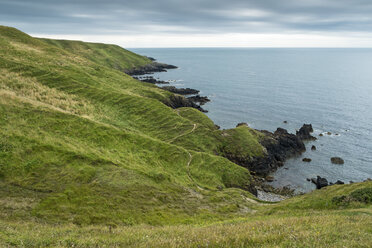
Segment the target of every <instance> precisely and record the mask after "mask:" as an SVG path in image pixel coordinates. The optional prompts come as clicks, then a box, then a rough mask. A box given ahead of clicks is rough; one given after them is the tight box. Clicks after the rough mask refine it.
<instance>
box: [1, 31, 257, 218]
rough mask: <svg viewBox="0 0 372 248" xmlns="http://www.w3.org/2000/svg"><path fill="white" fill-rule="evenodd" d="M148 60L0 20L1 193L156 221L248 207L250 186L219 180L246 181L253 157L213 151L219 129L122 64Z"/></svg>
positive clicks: (69, 211)
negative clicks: (245, 162)
mask: <svg viewBox="0 0 372 248" xmlns="http://www.w3.org/2000/svg"><path fill="white" fill-rule="evenodd" d="M106 48H108V51H109V52H108V53H107V54H104V55H102V57H100V56H101V55H100V54H101V52H102V51H104V50H105V49H106ZM111 48H112V51H111V50H110V49H111ZM91 51H94V52H93V53H90V52H91ZM112 54H115V55H112ZM127 55H128V56H129V57H128V56H127ZM127 57H128V60H127ZM133 57H134V58H135V59H133ZM106 62H107V63H106ZM148 62H149V61H148V60H147V59H146V58H144V57H141V56H137V55H136V56H134V55H133V54H132V53H129V52H128V51H126V50H124V49H121V48H119V47H116V46H113V47H111V46H109V45H98V44H85V43H81V42H75V41H72V42H68V41H50V40H49V41H48V40H40V39H34V38H32V37H30V36H28V35H26V34H24V33H22V32H20V31H18V30H15V29H12V28H7V27H1V28H0V68H1V69H0V70H1V73H0V79H1V84H0V95H1V100H0V110H1V116H2V118H1V120H0V122H1V126H2V128H1V131H0V134H1V135H0V148H1V153H0V154H1V158H2V159H1V167H0V176H1V183H2V185H3V186H2V189H1V194H2V195H7V194H10V193H9V192H11V191H14V190H15V189H17V190H18V191H19V193H20V194H21V196H22V194H23V196H26V195H29V192H30V191H32V192H35V194H32V195H33V196H34V197H33V198H32V199H30V201H31V202H33V204H32V205H30V206H28V207H27V208H26V209H23V210H22V211H21V210H19V211H20V212H19V215H20V218H26V217H27V218H28V217H29V218H33V217H37V218H40V219H43V220H46V221H57V220H58V221H59V222H69V221H73V222H76V223H81V224H90V223H106V222H115V223H118V224H133V223H151V224H159V223H173V222H174V223H176V222H182V221H189V220H194V221H198V222H199V221H203V218H204V217H205V218H207V219H211V218H212V219H213V218H216V219H220V218H226V217H229V216H230V215H231V214H241V213H242V211H243V209H245V208H249V207H250V205H251V203H250V202H249V201H245V200H244V199H243V198H242V195H243V196H244V195H249V193H247V192H244V191H242V190H239V189H231V190H233V191H234V192H236V195H237V196H236V197H235V198H233V199H231V196H228V194H231V193H226V192H216V191H217V188H218V189H221V188H226V187H236V188H247V187H248V185H249V184H250V174H249V172H248V171H247V170H246V169H244V168H242V167H240V166H238V165H236V164H234V163H232V162H230V161H228V160H227V159H225V158H223V157H220V156H216V155H215V154H216V153H217V151H218V149H219V146H220V145H221V144H222V143H221V142H222V141H223V139H224V136H222V135H221V131H219V130H217V129H216V128H215V127H214V125H213V124H212V122H211V121H210V120H209V119H208V118H207V117H206V116H205V115H203V114H201V113H200V112H198V111H196V110H193V109H180V110H173V109H171V108H169V107H167V106H166V105H165V104H163V103H162V102H164V101H167V99H168V98H169V97H170V96H171V93H169V92H166V91H163V90H161V89H159V88H158V87H156V86H154V85H151V84H146V83H142V82H139V81H137V80H134V79H132V78H131V77H129V76H127V75H126V74H124V73H123V72H121V71H120V70H117V68H116V67H117V66H116V65H117V64H120V65H122V66H123V68H124V67H128V66H133V65H136V66H139V65H141V64H144V63H148ZM259 149H262V147H259ZM234 194H235V193H234ZM10 195H11V194H10ZM216 195H220V196H221V197H218V198H217V200H216V198H215V196H216ZM224 196H226V197H224ZM212 198H213V199H212ZM20 199H21V198H20ZM236 203H239V204H241V207H240V208H236V207H233V208H230V207H229V206H230V205H234V204H236ZM25 204H26V205H27V203H25ZM220 208H221V209H225V210H222V211H220V210H219V209H220ZM12 211H13V210H12ZM12 211H10V212H9V211H5V213H7V214H6V215H7V216H13V215H12ZM14 211H18V210H14ZM244 211H245V210H244ZM244 211H243V212H244ZM200 216H204V217H200Z"/></svg>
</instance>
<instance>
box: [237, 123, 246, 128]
mask: <svg viewBox="0 0 372 248" xmlns="http://www.w3.org/2000/svg"><path fill="white" fill-rule="evenodd" d="M241 126H246V127H248V124H247V123H245V122H240V123H238V124H237V125H236V127H241Z"/></svg>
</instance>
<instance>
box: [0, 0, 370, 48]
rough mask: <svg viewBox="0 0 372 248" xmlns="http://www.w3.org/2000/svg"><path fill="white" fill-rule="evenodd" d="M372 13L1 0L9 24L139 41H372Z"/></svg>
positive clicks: (192, 2) (140, 1) (199, 3)
mask: <svg viewBox="0 0 372 248" xmlns="http://www.w3.org/2000/svg"><path fill="white" fill-rule="evenodd" d="M371 13H372V1H370V0H229V1H226V0H224V1H222V0H188V1H184V0H182V1H181V0H157V1H154V0H136V1H133V0H130V1H129V0H105V1H98V0H74V1H73V0H65V1H61V0H59V1H55V0H33V1H29V0H0V23H1V24H2V25H8V26H14V27H17V28H19V29H21V30H23V31H25V32H28V33H31V34H35V35H40V36H48V37H54V38H76V39H84V40H91V41H103V42H110V40H111V42H110V43H120V44H121V45H127V46H132V47H136V46H137V47H141V46H145V47H151V46H260V43H262V45H261V46H335V47H338V46H357V47H360V46H372V15H371ZM275 37H277V38H275ZM233 38H235V41H234V40H233ZM268 38H271V41H270V42H268V40H267V39H268ZM112 39H114V40H112ZM171 42H173V43H171ZM170 43H171V44H170ZM332 44H333V45H332Z"/></svg>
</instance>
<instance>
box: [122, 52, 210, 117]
mask: <svg viewBox="0 0 372 248" xmlns="http://www.w3.org/2000/svg"><path fill="white" fill-rule="evenodd" d="M147 58H149V59H150V60H151V61H153V62H152V63H151V64H148V65H145V66H142V67H137V68H134V69H130V70H127V71H125V73H126V74H128V75H130V76H132V77H133V78H134V79H136V80H139V81H141V82H146V83H151V84H156V85H161V84H169V82H168V81H163V80H158V79H155V78H154V77H152V76H149V75H151V74H153V73H155V72H166V71H167V70H170V69H177V68H178V67H177V66H174V65H168V64H164V63H158V62H156V59H154V58H151V57H147ZM160 88H161V89H163V90H166V91H169V92H172V93H174V94H177V95H174V96H171V97H170V98H169V99H168V100H167V101H165V102H164V104H166V105H167V106H169V107H171V108H174V109H176V108H181V107H191V108H195V109H197V110H199V111H201V112H203V113H207V112H208V111H207V110H205V109H203V108H202V107H201V106H202V105H204V104H206V103H207V102H210V99H209V98H208V97H206V96H200V95H199V92H200V91H199V90H196V89H191V88H176V87H175V86H163V87H160Z"/></svg>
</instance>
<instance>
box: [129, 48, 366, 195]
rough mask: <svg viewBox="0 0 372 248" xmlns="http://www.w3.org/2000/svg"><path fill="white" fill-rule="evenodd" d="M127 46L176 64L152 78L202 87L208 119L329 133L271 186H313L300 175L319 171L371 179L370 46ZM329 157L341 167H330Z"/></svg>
mask: <svg viewBox="0 0 372 248" xmlns="http://www.w3.org/2000/svg"><path fill="white" fill-rule="evenodd" d="M132 50H133V51H134V52H137V53H140V54H143V55H147V56H151V57H155V58H157V59H158V61H161V62H165V63H168V64H174V65H177V66H179V67H180V68H179V69H177V70H170V71H169V72H167V73H158V74H155V77H157V78H160V79H162V80H176V82H174V83H172V84H173V85H175V86H178V87H190V88H195V89H199V90H201V95H207V96H208V97H209V98H210V99H211V100H212V101H211V102H210V103H208V104H206V105H205V109H207V110H208V111H209V113H208V116H209V117H210V118H211V119H212V120H213V121H214V122H215V123H216V124H218V125H220V126H221V127H222V128H232V127H235V126H236V124H237V123H238V122H247V123H249V125H250V126H251V127H253V128H256V129H266V130H269V131H274V130H276V128H277V127H283V128H286V129H287V130H288V131H290V132H295V130H296V129H298V128H300V127H301V126H302V124H304V123H312V124H313V127H314V129H315V136H317V137H318V135H319V134H320V133H323V132H331V133H332V135H330V136H328V135H325V136H323V137H318V140H317V141H315V142H311V143H308V144H307V150H308V151H307V152H306V153H304V154H303V155H302V156H300V157H296V158H292V159H290V160H289V161H287V162H286V164H285V166H284V167H282V168H281V169H279V170H278V171H277V172H276V173H274V176H275V179H276V181H275V182H273V184H274V185H275V186H286V185H291V186H292V187H294V188H296V189H297V190H299V191H309V190H312V189H314V188H315V186H314V185H312V184H311V183H309V182H307V181H306V178H311V177H316V176H317V175H320V176H323V177H325V178H327V179H328V180H329V181H333V182H334V181H336V180H339V179H340V180H343V181H345V182H349V181H350V180H352V181H362V180H365V179H367V178H368V177H372V49H225V48H218V49H214V48H209V49H205V48H197V49H194V48H190V49H183V48H182V49H181V48H180V49H132ZM283 121H288V124H284V123H283ZM336 134H338V135H336ZM311 145H315V146H316V147H317V151H311V150H310V147H311ZM334 156H339V157H342V158H343V159H344V160H345V164H344V165H334V164H331V162H330V158H331V157H334ZM304 157H309V158H311V159H312V162H311V163H304V162H302V158H304Z"/></svg>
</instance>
